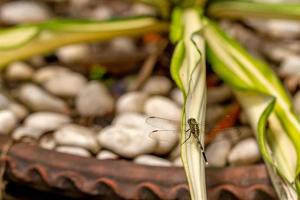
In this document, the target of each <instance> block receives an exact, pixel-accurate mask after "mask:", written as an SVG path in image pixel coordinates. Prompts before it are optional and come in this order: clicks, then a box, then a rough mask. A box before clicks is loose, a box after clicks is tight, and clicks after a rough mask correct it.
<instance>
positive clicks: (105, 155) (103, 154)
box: [97, 150, 119, 160]
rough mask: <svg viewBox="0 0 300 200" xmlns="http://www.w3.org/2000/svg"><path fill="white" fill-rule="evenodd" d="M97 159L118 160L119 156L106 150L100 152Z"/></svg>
mask: <svg viewBox="0 0 300 200" xmlns="http://www.w3.org/2000/svg"><path fill="white" fill-rule="evenodd" d="M97 158H98V159H100V160H106V159H118V158H119V156H118V155H117V154H115V153H113V152H111V151H108V150H102V151H100V152H99V153H98V154H97Z"/></svg>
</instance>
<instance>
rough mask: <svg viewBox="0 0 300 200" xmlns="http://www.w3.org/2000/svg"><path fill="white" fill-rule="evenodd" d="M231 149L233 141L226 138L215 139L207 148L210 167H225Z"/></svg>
mask: <svg viewBox="0 0 300 200" xmlns="http://www.w3.org/2000/svg"><path fill="white" fill-rule="evenodd" d="M230 149H231V142H230V141H229V140H228V139H226V138H225V139H221V140H216V141H213V142H212V143H211V144H210V145H209V146H208V147H207V148H206V150H205V152H206V157H207V160H208V165H209V166H210V167H224V166H225V165H226V162H227V156H228V154H229V151H230Z"/></svg>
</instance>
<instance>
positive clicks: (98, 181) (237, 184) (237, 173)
mask: <svg viewBox="0 0 300 200" xmlns="http://www.w3.org/2000/svg"><path fill="white" fill-rule="evenodd" d="M9 141H10V138H9V137H8V136H0V149H1V150H3V148H4V147H5V145H6V144H7V143H8V142H9ZM4 161H5V163H6V173H5V177H6V178H7V180H8V181H18V182H21V183H24V184H26V185H29V186H32V187H38V188H39V189H42V190H51V191H54V190H58V191H64V192H67V193H70V194H76V195H92V196H106V197H107V196H111V197H118V198H121V199H170V200H171V199H188V198H189V193H188V185H187V182H186V178H185V174H184V170H183V169H182V168H180V167H152V166H143V165H138V164H134V163H132V162H129V161H125V160H97V159H93V158H83V157H79V156H73V155H68V154H63V153H58V152H55V151H50V150H46V149H41V148H39V147H37V146H35V145H31V144H25V143H18V144H15V145H13V146H12V147H11V148H10V149H9V151H8V154H7V156H5V158H4ZM2 164H3V162H2ZM206 176H207V178H206V179H207V189H208V199H212V200H214V199H220V198H221V196H222V194H225V193H230V195H233V196H234V197H235V198H237V199H245V200H246V199H249V200H250V199H257V194H258V193H261V192H262V193H264V195H267V196H268V197H269V199H275V193H274V191H273V189H272V187H271V185H270V181H269V179H268V175H267V173H266V169H265V167H264V165H253V166H247V167H229V168H224V169H207V170H206Z"/></svg>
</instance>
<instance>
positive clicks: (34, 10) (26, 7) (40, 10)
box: [0, 1, 51, 24]
mask: <svg viewBox="0 0 300 200" xmlns="http://www.w3.org/2000/svg"><path fill="white" fill-rule="evenodd" d="M50 16H51V14H50V11H49V9H48V8H47V7H46V5H45V4H43V3H41V2H36V1H8V2H7V3H5V4H3V5H2V7H1V8H0V18H1V20H3V21H4V22H5V23H8V24H19V23H32V22H40V21H44V20H47V19H49V18H50Z"/></svg>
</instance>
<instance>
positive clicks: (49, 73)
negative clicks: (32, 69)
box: [33, 65, 70, 84]
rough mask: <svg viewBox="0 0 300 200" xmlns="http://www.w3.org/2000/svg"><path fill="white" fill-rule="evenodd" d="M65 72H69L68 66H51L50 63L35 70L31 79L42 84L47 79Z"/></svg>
mask: <svg viewBox="0 0 300 200" xmlns="http://www.w3.org/2000/svg"><path fill="white" fill-rule="evenodd" d="M66 72H70V71H69V69H68V68H65V67H60V66H56V65H53V66H51V65H50V66H46V67H43V68H41V69H39V70H38V71H36V73H35V74H34V76H33V80H34V81H35V82H37V83H40V84H42V83H44V82H46V81H47V80H49V79H51V78H54V77H56V76H58V75H59V74H61V73H66Z"/></svg>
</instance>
